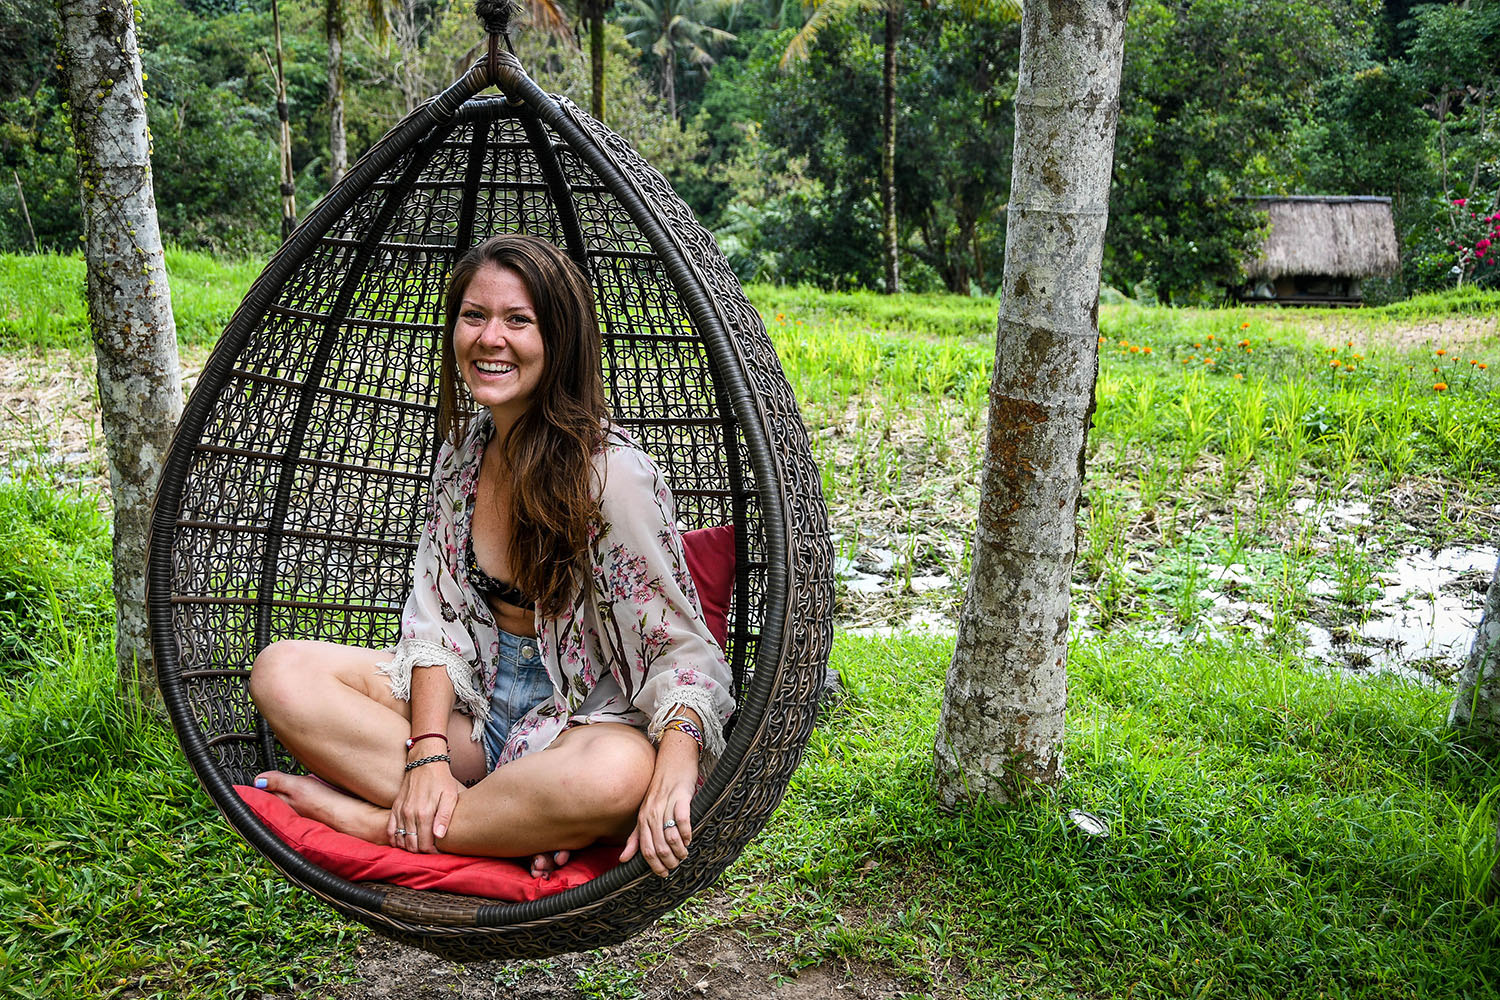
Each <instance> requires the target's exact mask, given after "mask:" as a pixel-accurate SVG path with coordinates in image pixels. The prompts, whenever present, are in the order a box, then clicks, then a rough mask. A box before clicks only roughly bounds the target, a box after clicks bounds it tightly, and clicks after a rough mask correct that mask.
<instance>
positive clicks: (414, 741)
mask: <svg viewBox="0 0 1500 1000" xmlns="http://www.w3.org/2000/svg"><path fill="white" fill-rule="evenodd" d="M434 737H436V738H437V739H440V740H442V741H443V745H444V746H447V744H448V737H447V736H445V735H443V734H442V733H423V734H422V735H421V736H413V737H412V738H411V739H409V740H407V741H406V749H408V750H410V749H411V748H412V747H414V746H416V745H417V744H418V743H420V742H421V741H422V740H430V739H433V738H434Z"/></svg>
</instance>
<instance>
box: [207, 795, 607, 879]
mask: <svg viewBox="0 0 1500 1000" xmlns="http://www.w3.org/2000/svg"><path fill="white" fill-rule="evenodd" d="M234 790H235V791H236V792H238V793H239V795H240V798H241V799H243V800H244V801H245V804H246V805H247V806H249V807H250V808H251V810H252V811H254V813H255V815H257V816H259V817H260V818H261V821H262V822H264V823H265V824H266V825H267V826H269V827H270V828H271V829H272V830H274V831H276V835H277V836H278V837H280V838H281V839H282V840H283V841H285V842H286V845H287V846H288V847H290V848H291V849H292V850H294V851H296V852H297V853H298V854H300V855H302V856H303V857H304V858H306V859H307V860H308V861H311V862H312V863H313V864H315V865H317V866H318V867H319V868H322V869H324V870H325V871H328V872H331V873H333V874H334V875H340V876H342V877H344V878H346V879H349V880H350V881H352V882H392V883H395V884H396V885H404V886H406V887H408V888H411V889H441V890H443V891H444V892H454V893H458V894H459V895H462V896H484V897H487V898H490V899H502V900H507V901H509V902H513V903H520V902H525V901H527V900H532V899H538V898H540V897H542V896H550V895H551V894H553V893H555V892H562V891H563V890H565V889H572V888H575V887H577V886H580V885H583V884H584V883H585V882H588V881H590V880H592V879H595V878H597V877H598V876H600V875H602V874H604V873H605V872H607V871H609V870H610V869H611V868H613V867H614V866H615V864H616V863H617V862H618V860H619V857H620V850H621V849H620V848H619V847H602V846H601V847H590V848H588V849H587V850H583V851H574V852H573V857H572V860H570V861H569V862H568V863H567V864H566V865H563V867H562V868H560V869H558V870H557V871H555V872H553V873H552V877H551V878H546V879H543V878H533V877H532V876H531V872H530V870H529V869H528V868H527V867H526V866H525V865H522V864H518V863H516V862H515V861H510V860H507V859H505V858H471V857H466V856H464V855H461V854H413V853H411V852H410V851H401V850H397V849H396V848H394V847H387V846H384V845H381V844H370V843H366V842H365V841H363V840H360V839H359V838H358V837H351V836H350V835H349V834H347V833H339V832H338V831H337V830H335V829H333V828H332V827H329V826H326V825H324V824H322V823H319V822H318V821H317V820H314V819H307V818H306V817H304V816H299V815H297V813H296V812H295V811H294V810H293V809H292V807H291V806H289V805H287V804H286V803H285V802H283V801H281V800H280V799H278V798H277V797H276V796H274V795H272V794H271V793H270V792H266V791H261V790H260V789H258V788H251V787H250V786H248V785H235V786H234ZM527 860H528V862H529V860H530V859H527Z"/></svg>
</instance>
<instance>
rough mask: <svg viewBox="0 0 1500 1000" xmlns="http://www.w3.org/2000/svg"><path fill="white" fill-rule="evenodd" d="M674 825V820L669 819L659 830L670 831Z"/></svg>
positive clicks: (675, 822)
mask: <svg viewBox="0 0 1500 1000" xmlns="http://www.w3.org/2000/svg"><path fill="white" fill-rule="evenodd" d="M676 825H677V821H676V820H675V819H669V820H667V821H666V822H665V823H663V824H662V825H661V828H662V829H663V830H670V829H672V828H673V827H674V826H676Z"/></svg>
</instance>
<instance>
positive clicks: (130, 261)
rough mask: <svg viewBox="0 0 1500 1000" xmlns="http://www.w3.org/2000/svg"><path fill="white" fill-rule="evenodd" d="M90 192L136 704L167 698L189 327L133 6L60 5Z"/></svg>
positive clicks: (88, 228)
mask: <svg viewBox="0 0 1500 1000" xmlns="http://www.w3.org/2000/svg"><path fill="white" fill-rule="evenodd" d="M58 13H59V14H60V15H61V19H62V63H63V67H64V69H63V73H64V76H65V78H66V85H67V91H68V102H69V105H70V108H71V116H70V117H71V118H72V124H73V142H74V145H75V146H76V147H77V150H78V173H79V183H80V187H81V189H82V192H83V229H84V259H85V262H86V265H87V272H88V303H89V325H90V327H91V329H92V333H93V340H94V356H95V357H96V358H97V359H98V366H99V404H100V410H101V412H102V416H103V423H104V444H105V450H106V452H107V454H108V456H109V481H110V489H111V491H112V494H113V498H114V511H115V512H114V591H115V614H116V627H115V663H116V670H117V671H118V674H119V680H120V686H121V690H122V693H123V694H124V696H125V697H126V698H127V699H128V700H130V701H132V702H134V703H136V704H139V705H143V706H150V705H152V704H153V703H154V702H155V701H156V677H155V673H154V672H153V670H152V659H151V645H150V641H149V639H148V635H147V618H146V575H145V570H146V535H147V531H148V530H149V527H150V522H151V498H152V493H153V491H154V490H155V488H156V480H157V478H158V476H160V474H161V467H162V461H163V459H164V458H165V456H166V453H167V445H168V444H170V443H171V440H172V432H173V430H174V429H175V428H176V426H177V418H178V416H179V415H180V414H181V413H182V382H181V375H180V373H179V370H178V364H177V329H176V326H175V324H174V323H173V321H172V295H171V292H170V291H169V290H168V288H167V272H166V267H165V263H164V261H163V257H162V245H161V234H160V231H159V230H158V229H157V224H156V199H155V197H154V195H153V193H152V190H151V159H150V138H149V135H148V132H147V129H146V104H145V93H144V88H143V85H142V81H141V60H140V53H139V52H138V51H137V49H136V36H135V20H134V18H133V16H132V5H131V4H130V3H129V2H128V0H90V2H87V3H85V2H83V0H58Z"/></svg>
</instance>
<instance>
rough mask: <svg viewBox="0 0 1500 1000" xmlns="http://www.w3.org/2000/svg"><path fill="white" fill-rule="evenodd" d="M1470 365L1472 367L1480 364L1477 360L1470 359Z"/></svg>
mask: <svg viewBox="0 0 1500 1000" xmlns="http://www.w3.org/2000/svg"><path fill="white" fill-rule="evenodd" d="M1469 364H1471V365H1477V364H1479V362H1478V361H1476V360H1475V359H1473V358H1470V359H1469Z"/></svg>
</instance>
